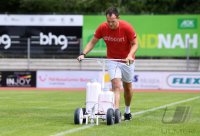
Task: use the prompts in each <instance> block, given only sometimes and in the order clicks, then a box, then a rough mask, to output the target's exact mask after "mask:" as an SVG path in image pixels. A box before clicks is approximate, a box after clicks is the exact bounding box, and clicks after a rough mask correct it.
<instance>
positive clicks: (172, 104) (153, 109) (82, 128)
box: [52, 96, 200, 136]
mask: <svg viewBox="0 0 200 136" xmlns="http://www.w3.org/2000/svg"><path fill="white" fill-rule="evenodd" d="M199 98H200V96H196V97H192V98H189V99H185V100H182V101H178V102H173V103H170V104H166V105H163V106H159V107H155V108H151V109H148V110H143V111H138V112H134V113H132V115H133V116H135V115H141V114H144V113H146V112H152V111H156V110H159V109H163V108H166V107H170V106H174V105H177V104H180V103H185V102H189V101H193V100H196V99H199ZM93 126H95V125H93V124H90V125H85V126H82V127H79V128H74V129H70V130H66V131H63V132H60V133H57V134H55V135H52V136H64V135H67V134H71V133H75V132H78V131H81V130H84V129H88V128H91V127H93Z"/></svg>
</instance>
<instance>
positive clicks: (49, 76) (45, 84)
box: [37, 71, 101, 89]
mask: <svg viewBox="0 0 200 136" xmlns="http://www.w3.org/2000/svg"><path fill="white" fill-rule="evenodd" d="M91 80H98V81H101V72H97V71H38V72H37V87H38V88H69V89H70V88H73V89H75V88H85V87H86V83H87V82H89V81H91Z"/></svg>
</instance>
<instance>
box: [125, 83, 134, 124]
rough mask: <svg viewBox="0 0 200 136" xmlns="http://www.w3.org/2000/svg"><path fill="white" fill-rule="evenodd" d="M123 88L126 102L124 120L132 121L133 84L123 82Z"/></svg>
mask: <svg viewBox="0 0 200 136" xmlns="http://www.w3.org/2000/svg"><path fill="white" fill-rule="evenodd" d="M123 87H124V101H125V106H126V107H125V113H124V120H131V119H132V115H131V109H130V105H131V99H132V95H133V92H132V83H126V82H123Z"/></svg>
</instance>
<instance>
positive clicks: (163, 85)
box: [37, 71, 200, 91]
mask: <svg viewBox="0 0 200 136" xmlns="http://www.w3.org/2000/svg"><path fill="white" fill-rule="evenodd" d="M94 79H95V80H97V81H99V82H102V72H101V71H38V72H37V87H38V88H67V89H76V88H77V89H78V88H85V87H86V83H87V82H89V81H91V80H94ZM104 79H105V86H106V87H108V86H109V87H111V83H110V77H109V74H108V73H106V74H105V76H104ZM133 88H134V89H169V90H199V91H200V72H135V75H134V77H133Z"/></svg>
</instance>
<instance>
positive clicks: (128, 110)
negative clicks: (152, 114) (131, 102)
mask: <svg viewBox="0 0 200 136" xmlns="http://www.w3.org/2000/svg"><path fill="white" fill-rule="evenodd" d="M125 113H126V114H128V113H131V107H130V106H126V108H125Z"/></svg>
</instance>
